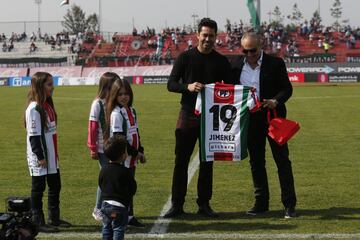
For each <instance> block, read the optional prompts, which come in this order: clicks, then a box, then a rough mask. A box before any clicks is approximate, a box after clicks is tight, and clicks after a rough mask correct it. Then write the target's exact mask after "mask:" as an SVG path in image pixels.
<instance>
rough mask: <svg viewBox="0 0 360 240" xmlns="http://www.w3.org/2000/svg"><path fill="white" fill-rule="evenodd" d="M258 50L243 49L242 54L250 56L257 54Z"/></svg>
mask: <svg viewBox="0 0 360 240" xmlns="http://www.w3.org/2000/svg"><path fill="white" fill-rule="evenodd" d="M257 50H258V49H257V48H252V49H243V50H242V52H243V53H244V54H248V53H256V51H257Z"/></svg>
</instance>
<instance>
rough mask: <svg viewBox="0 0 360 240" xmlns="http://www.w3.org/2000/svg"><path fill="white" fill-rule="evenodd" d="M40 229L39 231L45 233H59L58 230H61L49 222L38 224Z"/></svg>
mask: <svg viewBox="0 0 360 240" xmlns="http://www.w3.org/2000/svg"><path fill="white" fill-rule="evenodd" d="M38 230H39V232H43V233H57V232H59V229H58V228H57V227H54V226H51V225H48V224H44V225H40V226H38Z"/></svg>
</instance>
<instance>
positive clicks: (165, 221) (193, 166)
mask: <svg viewBox="0 0 360 240" xmlns="http://www.w3.org/2000/svg"><path fill="white" fill-rule="evenodd" d="M198 168H199V153H198V152H197V153H196V154H195V156H194V157H193V159H192V161H191V163H190V167H189V169H188V181H187V184H188V185H189V184H190V182H191V179H192V178H193V176H194V174H195V172H196V170H197V169H198ZM170 207H171V195H170V196H169V198H168V200H167V202H166V203H165V205H164V207H163V209H162V210H161V212H160V216H159V217H158V219H157V220H156V221H155V223H154V225H153V227H152V228H151V230H150V233H149V234H150V235H151V234H164V233H166V231H167V229H168V227H169V224H170V222H171V219H170V218H163V216H164V215H165V213H166V212H167V211H168V210H169V209H170Z"/></svg>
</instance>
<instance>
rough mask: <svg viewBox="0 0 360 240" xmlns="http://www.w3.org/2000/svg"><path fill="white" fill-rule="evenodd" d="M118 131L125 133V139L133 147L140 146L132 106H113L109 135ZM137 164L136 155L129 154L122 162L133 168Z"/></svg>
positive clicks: (137, 147)
mask: <svg viewBox="0 0 360 240" xmlns="http://www.w3.org/2000/svg"><path fill="white" fill-rule="evenodd" d="M116 132H120V133H124V134H125V135H126V140H127V141H128V143H129V144H130V146H132V147H133V148H135V149H139V147H140V138H139V133H138V124H137V119H136V112H135V109H133V108H132V107H129V108H124V107H119V106H117V107H115V108H114V110H113V111H112V113H111V117H110V137H112V136H113V134H114V133H116ZM136 164H137V161H136V156H131V155H129V156H128V157H127V159H126V161H125V163H124V165H125V167H128V168H133V167H135V166H136Z"/></svg>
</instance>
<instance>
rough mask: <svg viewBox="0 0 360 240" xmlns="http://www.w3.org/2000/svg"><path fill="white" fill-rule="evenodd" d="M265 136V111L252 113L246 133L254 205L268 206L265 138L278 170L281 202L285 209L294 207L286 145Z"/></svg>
mask: <svg viewBox="0 0 360 240" xmlns="http://www.w3.org/2000/svg"><path fill="white" fill-rule="evenodd" d="M267 134H268V122H267V117H266V111H264V110H262V111H259V112H256V113H252V114H251V115H250V124H249V132H248V149H249V154H250V165H251V173H252V178H253V183H254V188H255V191H254V193H255V200H256V204H257V205H258V206H259V207H264V208H268V206H269V186H268V179H267V173H266V167H265V163H266V161H265V145H266V138H267V139H268V142H269V144H270V148H271V151H272V155H273V158H274V160H275V163H276V166H277V169H278V176H279V181H280V187H281V201H282V203H283V204H284V206H285V207H295V205H296V194H295V186H294V177H293V173H292V167H291V162H290V160H289V149H288V145H287V144H285V145H282V146H280V145H278V144H277V143H276V142H275V141H274V140H272V139H271V138H270V137H268V135H267Z"/></svg>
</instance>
